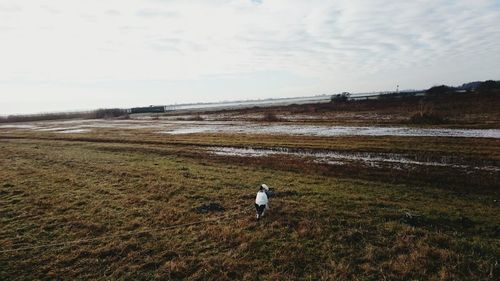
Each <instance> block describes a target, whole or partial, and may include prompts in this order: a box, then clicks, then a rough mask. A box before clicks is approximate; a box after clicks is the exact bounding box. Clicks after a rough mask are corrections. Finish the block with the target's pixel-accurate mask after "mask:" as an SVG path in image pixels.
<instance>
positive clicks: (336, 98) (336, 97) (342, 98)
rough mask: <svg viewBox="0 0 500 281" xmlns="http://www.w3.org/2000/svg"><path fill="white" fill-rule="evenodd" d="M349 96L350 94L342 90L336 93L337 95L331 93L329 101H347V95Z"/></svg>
mask: <svg viewBox="0 0 500 281" xmlns="http://www.w3.org/2000/svg"><path fill="white" fill-rule="evenodd" d="M350 96H351V94H349V93H347V92H343V93H342V94H337V95H333V96H332V98H331V99H330V101H331V102H333V103H335V102H337V103H339V102H347V101H349V97H350Z"/></svg>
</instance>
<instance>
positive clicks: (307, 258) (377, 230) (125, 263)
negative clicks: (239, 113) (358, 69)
mask: <svg viewBox="0 0 500 281" xmlns="http://www.w3.org/2000/svg"><path fill="white" fill-rule="evenodd" d="M0 136H1V140H0V151H1V152H2V157H1V158H0V167H1V169H0V179H1V182H0V225H1V231H0V243H1V245H2V247H1V249H2V251H3V252H1V253H0V279H2V280H10V279H25V280H33V279H65V280H68V279H69V280H70V279H129V280H137V279H146V280H147V279H161V280H165V279H167V280H168V279H173V280H180V279H187V280H339V279H340V280H353V279H358V280H381V279H389V280H410V279H417V280H418V279H420V280H428V279H432V280H495V279H498V277H499V275H500V265H499V256H500V238H499V237H500V227H499V225H500V212H499V209H500V208H499V207H500V203H499V199H500V197H499V190H498V186H497V183H498V178H499V172H498V171H490V172H484V171H475V170H460V169H459V170H457V169H456V168H447V167H440V168H436V167H424V168H413V169H411V170H404V169H388V168H384V167H365V166H358V165H344V166H331V165H326V164H321V163H308V162H306V161H304V160H303V159H296V158H293V157H278V156H268V157H258V158H255V157H254V158H245V157H236V156H234V157H232V156H217V155H213V154H210V153H207V152H206V150H205V148H206V147H212V146H220V145H225V146H232V147H248V146H252V147H269V148H272V147H288V148H295V149H298V148H308V149H317V150H337V151H376V152H400V153H406V154H419V155H431V156H433V155H434V156H435V155H444V156H450V157H452V156H453V157H457V156H461V159H462V160H461V161H463V162H464V163H465V162H466V163H471V164H474V163H476V162H477V163H479V162H484V161H487V162H488V163H490V164H492V165H494V166H497V167H498V161H499V160H500V150H499V147H500V140H498V139H481V138H430V137H429V138H427V137H338V138H322V137H304V136H285V137H284V136H274V135H267V136H263V135H260V136H257V135H229V134H228V135H221V134H191V135H158V134H154V133H151V132H149V131H147V130H144V131H140V132H138V131H129V130H113V129H102V130H97V131H94V132H93V133H88V134H64V135H62V134H55V133H50V132H27V131H15V132H13V131H9V132H7V133H2V134H1V135H0ZM260 183H267V184H268V185H270V186H271V187H273V188H275V190H276V192H277V195H276V196H275V197H274V198H271V202H270V205H271V210H270V212H269V213H268V215H267V216H266V217H264V219H263V220H261V221H259V222H257V221H256V220H255V217H254V209H253V200H254V196H255V193H256V191H257V187H258V185H259V184H260ZM210 204H212V205H210ZM213 206H216V207H217V208H211V207H213ZM191 223H192V224H191ZM186 224H187V225H186ZM66 242H70V243H73V244H67V243H66ZM16 249H19V250H16Z"/></svg>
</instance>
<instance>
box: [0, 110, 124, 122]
mask: <svg viewBox="0 0 500 281" xmlns="http://www.w3.org/2000/svg"><path fill="white" fill-rule="evenodd" d="M107 118H124V119H126V118H128V112H127V110H126V109H121V108H108V109H97V110H92V111H79V112H57V113H39V114H24V115H9V116H0V123H7V122H28V121H44V120H61V119H107Z"/></svg>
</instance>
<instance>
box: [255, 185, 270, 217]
mask: <svg viewBox="0 0 500 281" xmlns="http://www.w3.org/2000/svg"><path fill="white" fill-rule="evenodd" d="M267 191H269V187H268V186H267V185H265V184H262V185H261V186H260V188H259V191H258V192H257V196H255V209H256V211H257V215H256V217H257V220H259V219H260V218H261V217H263V216H264V213H265V212H266V210H269V199H268V198H267Z"/></svg>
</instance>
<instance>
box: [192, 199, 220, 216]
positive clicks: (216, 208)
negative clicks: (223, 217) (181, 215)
mask: <svg viewBox="0 0 500 281" xmlns="http://www.w3.org/2000/svg"><path fill="white" fill-rule="evenodd" d="M193 210H194V211H195V212H196V213H198V214H207V213H218V212H224V211H225V210H226V209H225V208H224V207H223V206H222V205H221V204H219V203H214V202H212V203H207V204H203V205H200V206H198V207H196V208H194V209H193Z"/></svg>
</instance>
